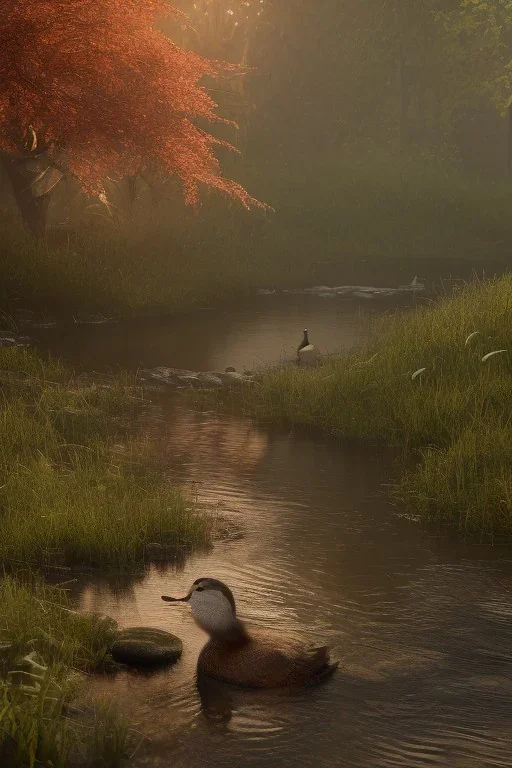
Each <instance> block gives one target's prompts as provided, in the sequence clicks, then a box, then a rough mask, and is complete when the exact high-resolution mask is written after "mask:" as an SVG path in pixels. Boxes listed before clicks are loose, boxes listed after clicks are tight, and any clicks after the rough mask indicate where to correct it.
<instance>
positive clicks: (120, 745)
mask: <svg viewBox="0 0 512 768" xmlns="http://www.w3.org/2000/svg"><path fill="white" fill-rule="evenodd" d="M0 605H1V606H2V610H1V613H0V643H1V644H2V645H1V647H2V657H1V664H0V760H1V761H2V765H5V766H9V768H33V766H36V765H40V764H42V763H44V764H46V765H52V766H54V768H66V767H67V766H68V765H69V761H70V760H71V759H73V760H74V761H76V759H77V757H81V762H80V764H87V765H90V764H91V762H92V761H94V760H96V761H97V762H96V763H95V764H97V765H102V766H105V768H107V766H110V768H115V766H118V765H119V764H120V761H121V757H122V756H123V754H124V752H125V750H126V748H127V744H128V741H129V738H130V733H129V728H128V726H127V724H126V723H125V722H124V720H123V719H122V718H121V717H119V716H117V715H116V714H115V713H114V712H113V710H112V708H111V707H105V706H103V707H102V706H101V705H100V712H99V713H98V714H95V715H93V717H92V720H91V717H79V716H77V715H74V716H73V717H71V716H70V714H69V711H68V701H69V699H70V698H71V697H73V696H76V695H77V694H78V693H79V689H80V683H81V681H82V679H83V674H82V673H87V672H92V671H94V670H95V669H97V668H98V666H100V665H101V663H102V661H103V659H104V657H105V654H106V652H107V651H108V649H109V648H110V646H111V644H112V640H113V638H114V636H115V627H114V625H113V623H112V622H109V621H106V620H105V619H104V618H102V617H100V616H96V615H92V614H89V615H83V614H79V613H77V612H76V611H74V610H73V609H72V604H71V601H70V600H69V598H68V596H67V593H66V591H65V590H64V589H63V588H62V587H55V586H53V587H52V586H48V585H47V584H44V582H42V581H41V580H39V579H37V578H36V579H34V578H32V579H27V578H26V579H25V580H20V579H17V578H13V577H10V576H4V578H3V579H2V580H0ZM73 764H74V765H76V764H77V763H76V762H73Z"/></svg>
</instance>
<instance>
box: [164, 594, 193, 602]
mask: <svg viewBox="0 0 512 768" xmlns="http://www.w3.org/2000/svg"><path fill="white" fill-rule="evenodd" d="M189 597H190V595H185V597H168V595H162V600H165V602H166V603H186V602H187V600H188V599H189Z"/></svg>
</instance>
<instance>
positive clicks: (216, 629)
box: [162, 579, 338, 688]
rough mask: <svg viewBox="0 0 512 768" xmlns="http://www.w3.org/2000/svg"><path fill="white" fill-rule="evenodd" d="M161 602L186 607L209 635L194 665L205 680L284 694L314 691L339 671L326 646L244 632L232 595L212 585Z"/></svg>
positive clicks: (205, 582)
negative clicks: (293, 690) (303, 688)
mask: <svg viewBox="0 0 512 768" xmlns="http://www.w3.org/2000/svg"><path fill="white" fill-rule="evenodd" d="M162 599H163V600H166V601H168V602H173V603H175V602H189V603H190V604H191V607H192V616H193V618H194V620H195V622H196V623H197V624H198V625H199V626H200V627H201V629H203V630H204V631H205V632H207V633H208V634H209V635H210V639H209V641H208V642H207V643H206V645H205V646H204V648H203V649H202V651H201V653H200V654H199V658H198V661H197V669H198V672H199V673H201V674H203V675H208V676H209V677H212V678H215V679H217V680H221V681H223V682H225V683H231V684H232V685H237V686H240V687H244V688H282V687H293V686H310V685H315V684H316V683H319V682H320V681H322V680H324V679H325V678H327V677H329V676H330V675H331V674H332V673H333V672H334V671H335V670H336V668H337V667H338V663H337V662H333V661H331V659H330V655H329V649H328V648H327V646H321V647H315V646H313V645H311V644H308V643H305V642H303V641H302V640H300V639H298V638H296V637H292V636H289V635H288V636H287V635H284V634H282V633H280V632H277V631H271V630H267V629H264V628H261V627H251V628H250V629H249V628H247V626H246V625H245V624H244V623H242V622H241V621H240V620H239V619H238V618H237V616H236V607H235V601H234V598H233V594H232V592H231V590H230V589H229V587H227V586H226V585H225V584H223V583H222V582H220V581H218V580H216V579H197V581H195V582H194V584H193V585H192V588H191V590H190V592H189V594H188V595H187V596H186V597H184V598H172V597H165V596H163V597H162Z"/></svg>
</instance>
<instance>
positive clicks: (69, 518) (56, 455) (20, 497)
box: [0, 347, 208, 567]
mask: <svg viewBox="0 0 512 768" xmlns="http://www.w3.org/2000/svg"><path fill="white" fill-rule="evenodd" d="M0 371H1V372H2V376H1V379H0V389H1V390H2V395H3V400H2V402H1V403H0V485H1V489H0V509H1V515H0V560H1V561H2V562H4V563H5V562H16V563H18V562H21V563H23V564H26V563H30V564H33V565H37V566H39V565H46V564H53V565H55V564H56V563H57V564H59V565H65V566H67V565H80V564H88V565H102V566H109V567H120V566H124V565H127V564H134V563H138V562H139V563H140V562H142V561H143V559H144V549H145V547H146V545H147V544H149V543H151V542H154V541H157V542H159V543H161V544H166V545H174V546H181V545H190V544H194V543H204V542H205V541H206V540H207V539H208V529H207V523H206V521H205V519H203V518H201V517H199V516H196V515H194V513H193V511H191V510H190V507H189V506H188V505H187V502H186V501H185V499H184V498H183V497H182V495H181V494H180V493H179V492H178V491H177V490H176V489H175V488H174V487H172V486H170V485H169V484H168V483H167V482H166V481H164V480H162V478H161V477H160V476H159V475H158V473H157V472H155V471H154V470H153V469H152V466H151V460H150V456H149V447H148V446H147V445H146V446H145V445H144V443H142V442H141V441H140V440H139V439H137V438H136V437H133V436H132V435H130V429H129V425H130V421H131V419H132V418H133V417H134V415H135V414H136V412H137V409H140V406H141V401H140V399H139V398H140V393H139V396H138V395H137V392H136V391H135V389H134V387H133V386H132V383H131V382H130V381H129V380H128V379H123V378H118V379H112V380H111V381H110V382H109V384H108V386H105V385H102V384H95V383H93V384H86V385H81V384H80V383H79V382H77V381H73V379H72V378H71V374H70V373H69V371H67V370H66V369H64V368H63V367H62V366H61V365H60V364H59V363H56V362H53V361H49V362H44V361H43V360H42V358H40V357H39V356H38V355H37V354H35V353H34V352H32V351H29V350H26V349H19V348H12V347H11V348H0ZM113 510H114V513H113Z"/></svg>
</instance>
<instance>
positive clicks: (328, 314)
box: [29, 294, 421, 372]
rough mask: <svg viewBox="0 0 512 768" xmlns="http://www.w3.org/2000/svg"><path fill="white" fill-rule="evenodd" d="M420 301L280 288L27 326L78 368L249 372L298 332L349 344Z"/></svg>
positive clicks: (293, 343)
mask: <svg viewBox="0 0 512 768" xmlns="http://www.w3.org/2000/svg"><path fill="white" fill-rule="evenodd" d="M415 300H416V301H421V298H420V297H419V296H418V297H416V299H415V298H414V297H413V296H411V295H406V296H404V297H400V298H399V299H386V298H377V299H371V300H368V299H364V298H361V299H359V300H358V299H354V298H341V297H331V298H325V297H320V296H310V295H295V294H291V295H289V294H280V295H277V294H275V295H271V296H253V297H251V298H248V299H246V300H245V301H241V302H238V303H235V304H232V305H229V306H224V307H221V308H218V307H208V308H204V309H198V310H195V311H194V312H190V313H188V314H184V315H179V316H177V317H174V318H163V319H160V320H155V319H149V320H138V321H136V322H131V323H128V322H124V323H105V324H101V323H98V324H90V325H89V324H78V323H76V324H75V323H67V324H61V325H59V326H58V328H37V327H33V328H31V329H30V331H29V333H30V335H31V336H32V337H33V338H34V339H35V340H36V341H37V343H38V346H39V347H40V348H43V349H47V350H49V351H50V352H53V353H54V354H57V355H59V356H60V357H63V358H64V359H66V360H68V361H69V362H70V363H72V364H73V365H74V366H75V367H77V368H83V369H85V370H87V371H90V370H95V371H100V372H108V371H116V370H119V368H124V369H126V370H131V371H133V370H137V369H138V368H151V367H156V366H160V365H164V366H169V367H172V368H186V369H189V370H192V371H208V370H224V369H225V368H226V367H227V366H234V367H235V368H236V369H237V370H239V371H243V370H244V369H248V370H252V369H254V368H257V367H260V366H262V365H265V364H268V363H274V362H276V361H278V360H279V359H281V358H283V357H288V356H290V355H291V354H294V353H295V350H296V349H297V345H298V344H299V342H300V341H302V330H303V329H304V328H308V329H309V332H310V333H309V335H310V340H311V341H312V342H313V343H314V344H316V346H317V347H318V348H319V349H320V351H321V352H323V353H325V352H334V351H336V350H337V349H340V348H342V347H343V348H346V347H350V346H353V345H354V344H357V343H358V342H360V341H361V340H362V339H363V338H364V337H365V334H366V328H367V323H368V320H369V318H371V317H372V316H375V315H378V314H381V313H382V312H383V311H394V310H395V309H396V307H401V308H406V307H409V306H412V305H413V304H414V301H415Z"/></svg>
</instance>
